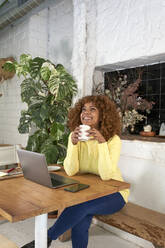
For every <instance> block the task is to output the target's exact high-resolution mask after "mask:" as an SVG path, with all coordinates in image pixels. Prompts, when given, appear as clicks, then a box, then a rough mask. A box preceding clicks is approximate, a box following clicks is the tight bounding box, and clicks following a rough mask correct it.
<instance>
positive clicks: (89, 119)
mask: <svg viewBox="0 0 165 248" xmlns="http://www.w3.org/2000/svg"><path fill="white" fill-rule="evenodd" d="M80 120H81V123H82V124H84V125H89V126H90V127H94V128H96V129H98V127H99V110H98V108H96V107H95V105H94V103H92V102H89V103H85V104H84V106H83V107H82V111H81V114H80Z"/></svg>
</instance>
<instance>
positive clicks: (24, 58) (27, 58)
mask: <svg viewBox="0 0 165 248" xmlns="http://www.w3.org/2000/svg"><path fill="white" fill-rule="evenodd" d="M31 59H32V57H31V55H30V54H21V56H20V63H21V64H26V63H28V62H29V61H30V60H31Z"/></svg>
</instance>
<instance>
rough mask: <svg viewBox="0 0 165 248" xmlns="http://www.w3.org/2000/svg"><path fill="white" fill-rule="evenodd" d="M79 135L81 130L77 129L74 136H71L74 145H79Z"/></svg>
mask: <svg viewBox="0 0 165 248" xmlns="http://www.w3.org/2000/svg"><path fill="white" fill-rule="evenodd" d="M79 133H80V128H79V127H76V128H75V130H74V131H73V133H72V135H71V140H72V144H73V145H77V143H78V141H79V139H78V136H79Z"/></svg>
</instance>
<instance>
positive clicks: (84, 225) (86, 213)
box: [48, 192, 125, 248]
mask: <svg viewBox="0 0 165 248" xmlns="http://www.w3.org/2000/svg"><path fill="white" fill-rule="evenodd" d="M124 205H125V201H124V199H123V197H122V196H121V194H120V193H119V192H117V193H114V194H111V195H107V196H103V197H100V198H98V199H95V200H91V201H87V202H84V203H81V204H78V205H75V206H72V207H68V208H66V209H64V211H63V212H62V213H61V215H60V216H59V218H58V219H57V221H56V222H55V223H54V225H53V226H52V227H51V228H50V229H49V230H48V236H49V238H50V239H52V240H55V239H57V238H58V237H59V236H60V235H61V234H63V233H64V232H65V231H67V230H68V229H70V228H71V229H72V236H71V238H72V247H73V248H86V247H87V245H88V229H89V227H90V224H91V221H92V218H93V216H94V215H96V214H113V213H115V212H117V211H119V210H120V209H121V208H123V206H124Z"/></svg>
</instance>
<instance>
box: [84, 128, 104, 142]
mask: <svg viewBox="0 0 165 248" xmlns="http://www.w3.org/2000/svg"><path fill="white" fill-rule="evenodd" d="M88 133H89V136H92V140H97V141H98V142H99V143H104V142H106V140H105V138H104V137H103V135H102V134H101V133H100V132H99V131H98V130H97V129H95V128H91V129H90V130H89V131H88Z"/></svg>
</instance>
